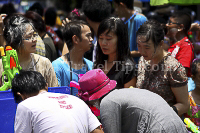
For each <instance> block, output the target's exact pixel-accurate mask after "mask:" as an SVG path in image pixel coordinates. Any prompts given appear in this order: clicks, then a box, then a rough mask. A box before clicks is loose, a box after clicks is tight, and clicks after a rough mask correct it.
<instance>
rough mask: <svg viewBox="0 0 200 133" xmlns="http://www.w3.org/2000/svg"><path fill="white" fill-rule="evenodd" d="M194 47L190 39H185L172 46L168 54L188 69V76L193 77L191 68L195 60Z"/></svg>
mask: <svg viewBox="0 0 200 133" xmlns="http://www.w3.org/2000/svg"><path fill="white" fill-rule="evenodd" d="M193 49H194V48H193V45H192V43H191V42H190V40H189V39H188V37H184V38H183V39H182V40H180V41H178V42H176V43H175V44H173V45H171V46H170V48H169V49H168V52H170V53H171V55H172V56H173V57H174V58H176V59H177V60H178V61H179V62H180V63H181V64H182V65H183V66H184V67H187V68H188V73H187V76H188V77H191V71H190V67H191V64H192V61H193V59H194V52H193Z"/></svg>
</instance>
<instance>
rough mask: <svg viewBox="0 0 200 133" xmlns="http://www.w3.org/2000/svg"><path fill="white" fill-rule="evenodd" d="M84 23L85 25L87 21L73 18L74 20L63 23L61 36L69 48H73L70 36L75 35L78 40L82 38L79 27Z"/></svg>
mask: <svg viewBox="0 0 200 133" xmlns="http://www.w3.org/2000/svg"><path fill="white" fill-rule="evenodd" d="M84 25H87V23H86V22H85V21H82V20H75V21H71V22H69V23H66V24H65V26H64V29H63V38H64V41H65V42H66V44H67V47H68V49H69V50H71V49H72V48H73V41H72V37H73V36H74V35H76V36H77V37H78V38H79V39H80V40H82V38H81V33H82V31H81V27H82V26H84Z"/></svg>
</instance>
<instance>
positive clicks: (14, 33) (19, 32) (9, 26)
mask: <svg viewBox="0 0 200 133" xmlns="http://www.w3.org/2000/svg"><path fill="white" fill-rule="evenodd" d="M30 25H31V26H32V27H33V29H34V30H35V28H34V26H33V24H32V23H31V21H29V20H28V19H27V18H25V17H24V16H23V15H20V14H16V15H11V16H10V17H9V18H8V19H7V23H6V25H5V28H4V34H3V35H4V38H5V41H6V45H8V46H11V47H12V48H14V49H16V50H17V51H18V50H19V48H20V47H21V46H23V44H22V41H23V39H24V35H25V34H26V30H27V28H28V27H29V26H30Z"/></svg>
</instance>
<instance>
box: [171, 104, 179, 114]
mask: <svg viewBox="0 0 200 133" xmlns="http://www.w3.org/2000/svg"><path fill="white" fill-rule="evenodd" d="M172 109H173V110H174V111H175V112H176V114H178V110H177V108H176V106H174V105H173V106H172Z"/></svg>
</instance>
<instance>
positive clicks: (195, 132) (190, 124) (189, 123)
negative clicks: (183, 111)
mask: <svg viewBox="0 0 200 133" xmlns="http://www.w3.org/2000/svg"><path fill="white" fill-rule="evenodd" d="M184 122H185V124H186V125H187V126H188V128H189V129H190V130H191V131H192V132H193V133H200V131H199V130H198V127H197V126H196V125H195V124H194V123H193V122H192V121H191V120H190V119H189V118H185V119H184Z"/></svg>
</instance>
